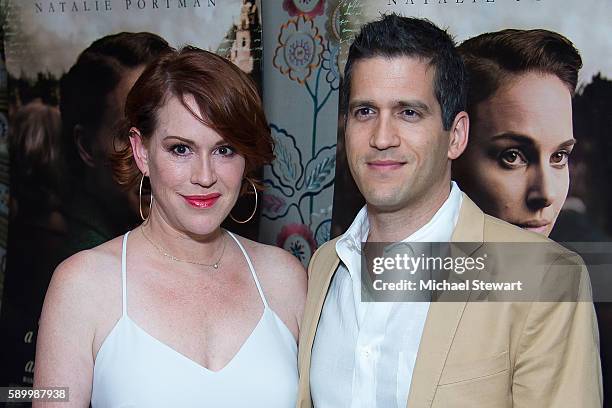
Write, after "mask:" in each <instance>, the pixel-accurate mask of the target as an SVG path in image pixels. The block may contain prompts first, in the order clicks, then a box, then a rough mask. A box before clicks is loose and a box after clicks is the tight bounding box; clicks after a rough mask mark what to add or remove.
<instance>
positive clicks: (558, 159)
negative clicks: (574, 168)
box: [550, 150, 570, 166]
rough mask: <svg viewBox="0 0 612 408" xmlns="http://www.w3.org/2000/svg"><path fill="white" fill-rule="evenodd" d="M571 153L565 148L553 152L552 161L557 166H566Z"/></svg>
mask: <svg viewBox="0 0 612 408" xmlns="http://www.w3.org/2000/svg"><path fill="white" fill-rule="evenodd" d="M569 155H570V153H569V152H567V151H565V150H562V151H559V152H556V153H553V155H552V156H550V162H551V163H552V164H554V165H556V166H565V165H566V164H567V162H568V161H569Z"/></svg>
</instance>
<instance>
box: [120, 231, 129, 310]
mask: <svg viewBox="0 0 612 408" xmlns="http://www.w3.org/2000/svg"><path fill="white" fill-rule="evenodd" d="M128 235H130V231H128V232H126V233H125V235H124V236H123V247H122V250H121V305H122V315H121V316H122V317H123V316H127V273H126V269H127V268H126V266H125V265H126V258H127V256H126V249H127V237H128Z"/></svg>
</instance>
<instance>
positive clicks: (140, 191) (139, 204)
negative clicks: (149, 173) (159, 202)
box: [138, 174, 153, 221]
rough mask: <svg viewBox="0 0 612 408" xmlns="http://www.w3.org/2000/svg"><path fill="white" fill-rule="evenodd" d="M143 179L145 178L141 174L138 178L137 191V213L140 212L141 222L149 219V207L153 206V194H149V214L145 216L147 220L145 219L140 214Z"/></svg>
mask: <svg viewBox="0 0 612 408" xmlns="http://www.w3.org/2000/svg"><path fill="white" fill-rule="evenodd" d="M145 177H146V176H145V175H144V174H143V175H142V177H141V178H140V188H139V189H138V211H139V212H140V218H142V220H143V221H146V220H147V218H149V215H151V207H152V206H153V193H151V200H149V213H148V214H147V218H145V216H144V215H143V214H142V182H143V181H144V178H145Z"/></svg>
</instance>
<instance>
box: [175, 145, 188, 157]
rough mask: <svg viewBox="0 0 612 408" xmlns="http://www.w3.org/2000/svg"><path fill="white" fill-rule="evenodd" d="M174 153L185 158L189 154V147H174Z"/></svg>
mask: <svg viewBox="0 0 612 408" xmlns="http://www.w3.org/2000/svg"><path fill="white" fill-rule="evenodd" d="M172 153H174V154H176V155H177V156H185V155H186V154H188V153H189V146H187V145H184V144H178V145H175V146H172Z"/></svg>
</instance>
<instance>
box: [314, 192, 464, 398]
mask: <svg viewBox="0 0 612 408" xmlns="http://www.w3.org/2000/svg"><path fill="white" fill-rule="evenodd" d="M461 201H462V194H461V190H459V187H458V186H457V184H455V182H452V187H451V192H450V194H449V196H448V198H447V199H446V201H445V202H444V204H443V205H442V207H440V209H439V210H438V211H437V212H436V214H435V215H434V216H433V217H432V218H431V220H430V221H429V222H428V223H427V224H425V225H424V226H423V227H421V228H420V229H419V230H418V231H416V232H414V233H413V234H412V235H410V236H409V237H407V238H406V239H404V240H403V241H402V242H448V241H450V238H451V235H452V233H453V231H454V229H455V226H456V224H457V219H458V217H459V209H460V207H461ZM368 232H369V222H368V215H367V209H366V207H364V208H362V209H361V211H360V212H359V214H358V215H357V217H356V218H355V220H354V221H353V223H352V224H351V226H350V227H349V229H348V230H347V231H346V233H345V234H344V235H343V236H342V238H340V239H339V240H338V241H337V242H336V252H337V253H338V257H339V258H340V261H341V262H340V265H339V266H338V269H337V270H336V273H335V274H334V277H333V279H332V281H331V284H330V287H329V291H328V292H327V297H326V299H325V303H324V305H323V310H322V313H321V319H320V320H319V325H318V328H317V333H316V336H315V341H314V345H313V348H312V360H311V367H310V390H311V395H312V400H313V404H314V407H315V408H344V407H346V408H349V407H350V408H358V407H362V408H373V407H381V408H382V407H384V408H387V407H398V408H403V407H406V403H407V399H408V393H409V392H410V383H411V381H412V371H413V369H414V364H415V362H416V357H417V352H418V349H419V343H420V341H421V336H422V334H423V327H424V326H425V320H426V318H427V311H428V310H429V302H403V303H399V302H398V303H393V302H388V303H374V302H363V303H362V302H361V244H362V242H365V241H366V240H367V237H368Z"/></svg>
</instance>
